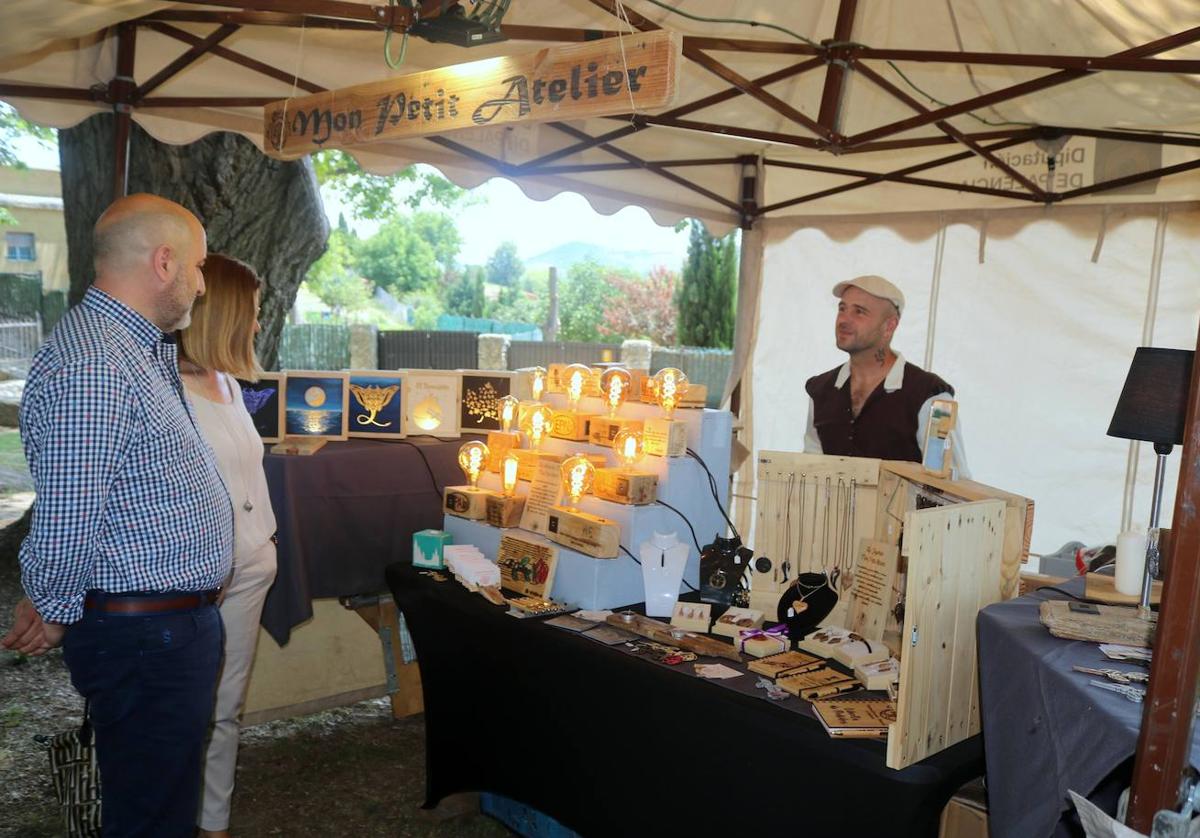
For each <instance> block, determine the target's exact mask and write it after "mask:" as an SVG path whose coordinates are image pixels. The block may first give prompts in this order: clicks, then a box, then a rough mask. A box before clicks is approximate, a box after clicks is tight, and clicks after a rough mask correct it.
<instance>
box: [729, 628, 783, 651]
mask: <svg viewBox="0 0 1200 838" xmlns="http://www.w3.org/2000/svg"><path fill="white" fill-rule="evenodd" d="M737 644H738V651H739V652H743V653H745V654H747V655H752V656H754V657H756V658H765V657H766V656H767V655H777V654H779V653H780V652H786V651H787V649H788V645H789V641H788V635H787V626H785V625H778V626H771V627H770V628H767V629H742V630H741V631H739V632H738V637H737Z"/></svg>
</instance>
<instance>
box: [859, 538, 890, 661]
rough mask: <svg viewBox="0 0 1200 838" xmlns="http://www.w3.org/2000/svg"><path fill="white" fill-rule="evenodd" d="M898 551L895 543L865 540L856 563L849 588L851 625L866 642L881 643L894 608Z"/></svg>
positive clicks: (861, 543) (860, 547) (861, 542)
mask: <svg viewBox="0 0 1200 838" xmlns="http://www.w3.org/2000/svg"><path fill="white" fill-rule="evenodd" d="M898 553H899V550H898V549H897V548H896V545H894V544H885V543H884V542H882V541H870V540H868V539H865V538H864V539H863V540H862V541H860V542H859V545H858V558H857V560H856V561H855V563H854V582H853V584H852V585H851V587H850V610H849V614H850V617H849V623H850V628H851V629H852V630H853V631H856V632H858V633H859V634H861V635H862V636H863V637H865V638H867V640H882V639H883V629H884V626H885V625H887V615H888V611H889V610H890V609H891V607H892V602H891V599H892V579H893V578H894V577H895V576H896V562H897V558H898Z"/></svg>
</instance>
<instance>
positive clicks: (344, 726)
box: [0, 500, 512, 838]
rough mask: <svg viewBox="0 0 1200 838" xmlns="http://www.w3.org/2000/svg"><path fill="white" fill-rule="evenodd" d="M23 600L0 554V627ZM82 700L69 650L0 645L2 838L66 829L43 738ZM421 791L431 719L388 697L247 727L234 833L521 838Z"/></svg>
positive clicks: (457, 803) (74, 714) (37, 836)
mask: <svg viewBox="0 0 1200 838" xmlns="http://www.w3.org/2000/svg"><path fill="white" fill-rule="evenodd" d="M25 502H26V503H27V502H28V501H27V500H26V501H25ZM5 506H7V507H8V508H7V509H5V508H4V507H5ZM14 509H15V510H16V514H17V515H19V514H20V511H21V503H20V502H13V501H12V500H7V502H5V501H3V500H0V517H2V516H3V515H4V514H5V513H6V512H7V513H8V514H12V510H14ZM19 597H20V584H19V578H18V574H17V570H16V568H15V567H13V566H12V565H8V564H6V563H3V562H0V633H3V631H4V630H6V628H7V626H8V625H9V622H10V620H11V615H12V609H13V606H14V605H15V604H16V602H17V599H18V598H19ZM82 707H83V702H82V700H81V699H80V698H79V696H78V694H77V693H76V692H75V690H74V689H73V688H72V687H71V683H70V678H69V676H68V674H67V670H66V667H65V665H64V664H63V661H62V655H61V653H59V652H57V651H55V652H51V653H50V654H48V655H45V656H44V657H39V658H28V657H25V656H22V655H17V654H15V653H12V652H7V651H0V836H12V838H17V837H18V836H19V838H42V836H47V837H48V836H56V835H60V834H61V832H62V830H61V827H60V822H59V819H58V811H57V808H56V804H55V801H54V796H53V790H52V788H51V785H50V780H49V774H48V771H47V765H48V764H47V761H46V752H45V748H44V746H42V745H40V744H38V743H37V742H35V741H34V736H35V735H37V734H53V733H57V732H58V731H61V730H65V729H67V728H68V727H70V726H71V725H77V724H78V723H79V721H80V713H81V711H82ZM424 790H425V724H424V717H423V716H419V715H418V716H413V717H410V718H408V719H403V720H400V721H394V720H393V719H392V718H391V714H390V707H389V704H388V701H387V700H386V699H375V700H372V701H365V702H362V703H359V704H355V705H352V706H350V707H344V708H338V709H335V710H328V711H325V712H322V713H316V714H313V715H310V716H303V717H299V718H294V719H287V720H282V721H276V722H271V723H268V724H263V725H258V726H255V727H250V728H246V729H245V731H244V732H243V740H242V747H241V752H240V760H239V763H238V768H237V786H236V788H235V791H234V798H233V822H232V824H231V831H232V832H233V834H234V835H235V836H237V838H254V836H275V835H281V836H480V837H481V838H482V837H483V836H505V835H510V834H512V833H510V832H509V831H508V830H507V829H505V828H504V827H503V826H502V825H501V824H500V823H498V822H497V821H494V820H492V819H491V818H489V817H487V816H485V815H481V814H479V812H478V805H477V804H475V805H474V806H473V808H472V802H473V801H472V799H471V798H469V797H464V798H463V799H454V800H451V801H447V802H446V803H444V804H443V806H442V807H439V811H438V812H435V813H430V812H425V811H423V810H421V809H420V808H419V807H420V805H421V802H422V800H423V798H424ZM441 810H449V811H441ZM455 812H458V814H454V813H455Z"/></svg>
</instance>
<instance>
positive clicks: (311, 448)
mask: <svg viewBox="0 0 1200 838" xmlns="http://www.w3.org/2000/svg"><path fill="white" fill-rule="evenodd" d="M328 441H329V440H326V439H318V438H316V437H308V436H289V437H288V438H287V439H285V440H283V441H282V442H277V443H275V444H274V445H272V446H271V453H272V454H295V455H297V456H300V457H308V456H311V455H313V454H315V453H317V452H318V451H320V450H321V449H322V448H324V447H325V443H326V442H328Z"/></svg>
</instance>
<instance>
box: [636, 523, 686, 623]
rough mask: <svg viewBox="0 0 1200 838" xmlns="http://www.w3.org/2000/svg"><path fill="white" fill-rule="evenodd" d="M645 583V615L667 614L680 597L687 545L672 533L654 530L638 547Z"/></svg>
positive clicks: (667, 615) (669, 614)
mask: <svg viewBox="0 0 1200 838" xmlns="http://www.w3.org/2000/svg"><path fill="white" fill-rule="evenodd" d="M638 557H639V558H640V559H641V561H642V581H643V582H644V584H645V586H646V616H648V617H670V616H671V613H672V612H673V611H674V609H675V603H676V602H677V601H678V600H679V586H680V585H681V584H683V571H684V567H685V566H686V565H687V559H688V546H687V544H684V543H683V542H681V541H680V540H679V538H678V537H677V536H676V534H675V533H673V532H670V533H661V532H656V533H654V534H653V535H652V536H650V538H649V539H647V540H646V541H643V542H642V544H641V546H640V547H638Z"/></svg>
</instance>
